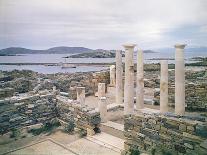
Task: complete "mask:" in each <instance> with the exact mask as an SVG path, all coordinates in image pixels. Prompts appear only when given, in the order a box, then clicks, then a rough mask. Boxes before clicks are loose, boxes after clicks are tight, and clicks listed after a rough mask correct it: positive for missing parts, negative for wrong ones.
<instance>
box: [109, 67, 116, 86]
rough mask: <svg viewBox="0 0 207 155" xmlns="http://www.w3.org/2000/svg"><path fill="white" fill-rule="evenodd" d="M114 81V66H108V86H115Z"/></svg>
mask: <svg viewBox="0 0 207 155" xmlns="http://www.w3.org/2000/svg"><path fill="white" fill-rule="evenodd" d="M115 80H116V68H115V65H111V66H110V86H112V87H114V86H115Z"/></svg>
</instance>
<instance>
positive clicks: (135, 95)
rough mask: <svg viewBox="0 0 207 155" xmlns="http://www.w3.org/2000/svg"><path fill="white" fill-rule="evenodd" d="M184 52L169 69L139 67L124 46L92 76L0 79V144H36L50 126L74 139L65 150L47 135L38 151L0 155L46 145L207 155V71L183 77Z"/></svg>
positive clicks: (125, 154) (178, 50)
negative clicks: (11, 139)
mask: <svg viewBox="0 0 207 155" xmlns="http://www.w3.org/2000/svg"><path fill="white" fill-rule="evenodd" d="M185 46H186V45H185V44H176V45H175V46H174V47H175V49H174V50H175V65H174V64H169V63H168V60H160V63H159V64H150V65H149V64H144V57H145V54H144V53H143V51H142V50H141V49H139V48H136V45H135V44H124V45H123V48H124V51H121V50H117V51H116V57H115V63H113V64H110V66H108V69H107V70H103V71H99V72H90V73H74V74H61V73H60V74H58V73H57V74H54V75H43V74H37V73H33V72H31V73H30V72H29V73H27V75H26V76H22V75H21V74H22V73H21V72H19V73H15V74H14V72H12V73H10V74H7V75H6V74H2V76H1V77H0V78H1V79H0V81H2V83H1V88H0V133H1V135H2V136H1V137H4V136H5V135H8V134H9V135H10V136H11V134H13V135H12V136H13V137H15V136H17V133H18V134H20V133H21V132H24V133H30V134H31V133H33V136H32V137H35V136H37V137H38V136H39V135H41V134H45V130H46V129H48V128H50V127H51V128H53V126H56V125H57V124H58V125H57V126H58V127H57V128H58V129H61V130H64V136H63V139H66V140H67V136H72V135H76V134H77V133H78V134H79V137H78V138H77V137H76V139H75V138H74V139H75V140H74V141H73V143H71V144H67V145H66V142H65V141H66V140H65V141H64V140H62V141H61V142H57V141H55V140H54V138H52V136H51V135H52V133H51V135H49V136H50V138H48V139H47V140H48V141H47V143H48V144H44V145H43V144H42V146H44V147H42V148H41V147H40V146H39V144H41V143H45V141H44V142H43V141H38V140H36V141H35V143H34V144H33V143H32V144H31V143H26V142H25V144H24V145H21V146H19V147H15V146H7V144H5V146H7V149H6V147H5V146H3V141H0V142H1V145H2V147H1V149H2V151H1V152H0V153H1V154H21V153H22V154H25V153H26V154H27V153H28V150H33V151H34V150H35V149H36V150H38V148H41V149H43V150H44V149H46V148H47V146H48V147H49V143H54V145H58V147H61V148H62V149H66V150H67V151H69V152H70V153H68V152H67V153H65V154H96V153H99V154H122V155H130V154H132V155H135V154H149V155H150V154H173V155H174V154H179V155H181V154H183V155H184V154H188V155H197V154H198V155H204V154H207V121H206V120H207V113H206V112H207V82H206V81H207V69H206V68H205V69H204V70H202V75H200V74H201V72H200V74H199V75H198V74H197V73H196V71H192V70H188V69H186V68H188V66H187V65H186V64H185V57H184V53H185V52H184V50H185ZM135 48H136V49H138V50H136V49H135ZM135 51H137V54H136V56H137V59H136V63H134V59H135V58H134V55H135ZM123 53H124V54H125V55H124V56H125V58H122V56H123ZM13 75H15V76H13ZM45 128H46V129H45ZM17 131H18V132H17ZM34 135H35V136H34ZM26 138H28V137H26ZM26 138H25V139H26ZM23 139H24V138H22V137H21V138H16V141H19V140H20V141H21V140H22V141H24V140H23ZM68 139H69V138H68ZM41 140H42V139H41ZM77 141H79V142H80V143H77ZM83 141H87V142H85V143H83ZM8 143H9V142H8ZM86 143H88V146H86ZM75 144H76V149H75V147H74V146H75ZM37 145H38V147H37ZM51 145H52V144H51ZM93 145H94V147H92V146H93ZM95 145H97V147H95ZM35 146H36V148H35ZM98 146H99V147H100V148H99V147H98ZM3 147H4V148H5V149H4V148H3ZM29 147H32V148H30V149H29ZM51 148H52V147H51ZM53 148H54V147H53ZM103 148H106V149H108V152H106V151H105V152H104V151H103ZM25 149H27V151H26V152H24V151H23V150H25ZM62 149H60V150H62ZM93 149H94V150H97V151H103V152H104V153H103V152H102V153H101V152H95V153H94V152H93V151H92V150H93ZM83 150H84V151H86V152H84V151H83ZM18 151H19V152H18ZM21 151H22V152H21ZM81 151H82V152H81ZM87 151H89V152H87ZM90 151H92V152H90ZM36 153H37V152H36ZM38 153H40V152H38ZM34 154H35V153H34ZM46 154H47V153H46ZM57 154H61V151H60V152H59V153H57ZM62 154H64V153H62Z"/></svg>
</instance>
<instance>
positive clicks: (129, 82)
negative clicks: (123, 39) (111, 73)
mask: <svg viewBox="0 0 207 155" xmlns="http://www.w3.org/2000/svg"><path fill="white" fill-rule="evenodd" d="M123 46H124V48H125V83H124V114H125V115H127V114H133V113H134V61H133V57H134V47H135V46H136V45H135V44H125V45H123Z"/></svg>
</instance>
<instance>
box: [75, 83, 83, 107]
mask: <svg viewBox="0 0 207 155" xmlns="http://www.w3.org/2000/svg"><path fill="white" fill-rule="evenodd" d="M76 91H77V101H79V102H80V104H81V105H84V104H85V87H77V88H76Z"/></svg>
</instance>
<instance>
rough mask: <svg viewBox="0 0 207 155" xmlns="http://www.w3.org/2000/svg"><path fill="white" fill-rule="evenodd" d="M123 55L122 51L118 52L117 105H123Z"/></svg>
mask: <svg viewBox="0 0 207 155" xmlns="http://www.w3.org/2000/svg"><path fill="white" fill-rule="evenodd" d="M122 74H123V68H122V53H121V51H120V50H117V51H116V104H123V95H122V91H123V83H122Z"/></svg>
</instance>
